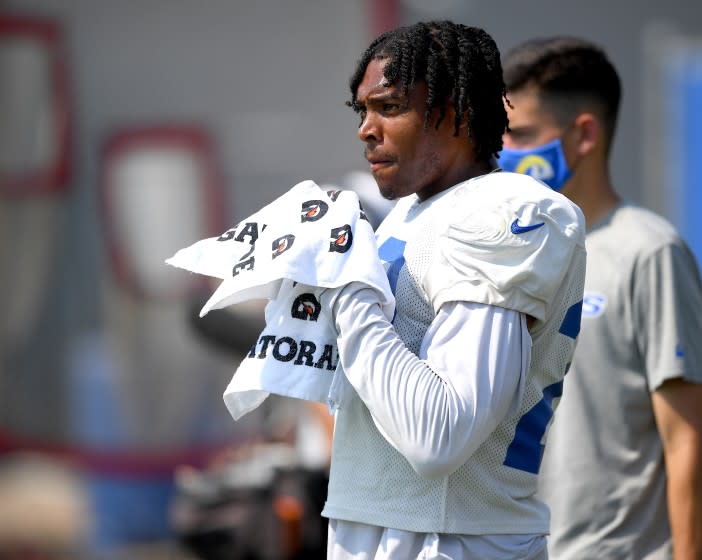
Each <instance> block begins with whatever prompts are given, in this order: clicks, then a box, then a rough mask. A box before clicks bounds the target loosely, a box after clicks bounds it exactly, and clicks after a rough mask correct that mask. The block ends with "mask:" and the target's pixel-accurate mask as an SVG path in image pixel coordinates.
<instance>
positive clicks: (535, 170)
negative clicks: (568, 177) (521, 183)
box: [515, 155, 554, 182]
mask: <svg viewBox="0 0 702 560" xmlns="http://www.w3.org/2000/svg"><path fill="white" fill-rule="evenodd" d="M515 171H516V172H517V173H523V174H524V175H531V176H532V177H533V178H534V179H538V180H539V181H544V182H546V181H548V180H549V179H551V178H553V176H554V173H553V167H552V166H551V164H550V163H549V162H548V161H547V160H546V159H544V158H542V157H541V156H537V155H529V156H525V157H524V158H523V159H522V160H521V161H520V162H519V163H518V164H517V167H516V169H515Z"/></svg>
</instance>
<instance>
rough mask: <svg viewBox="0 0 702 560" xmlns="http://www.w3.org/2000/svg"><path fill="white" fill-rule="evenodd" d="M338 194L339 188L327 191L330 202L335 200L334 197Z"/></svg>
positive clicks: (339, 192)
mask: <svg viewBox="0 0 702 560" xmlns="http://www.w3.org/2000/svg"><path fill="white" fill-rule="evenodd" d="M340 194H341V190H340V189H335V190H331V191H327V196H328V197H329V198H330V199H331V201H332V202H336V199H337V198H339V195H340Z"/></svg>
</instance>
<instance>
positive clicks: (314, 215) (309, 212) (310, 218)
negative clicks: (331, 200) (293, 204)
mask: <svg viewBox="0 0 702 560" xmlns="http://www.w3.org/2000/svg"><path fill="white" fill-rule="evenodd" d="M328 210H329V205H328V204H327V203H326V202H324V201H323V200H308V201H307V202H303V203H302V210H301V212H300V218H301V222H303V223H304V222H316V221H317V220H321V219H322V218H323V217H324V215H325V214H326V213H327V211H328Z"/></svg>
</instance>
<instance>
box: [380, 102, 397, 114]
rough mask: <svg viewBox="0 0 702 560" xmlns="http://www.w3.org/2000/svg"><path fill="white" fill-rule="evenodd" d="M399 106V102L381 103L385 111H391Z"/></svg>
mask: <svg viewBox="0 0 702 560" xmlns="http://www.w3.org/2000/svg"><path fill="white" fill-rule="evenodd" d="M399 108H400V104H399V103H383V111H385V112H386V113H392V112H393V111H397V110H398V109H399Z"/></svg>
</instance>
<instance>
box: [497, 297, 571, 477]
mask: <svg viewBox="0 0 702 560" xmlns="http://www.w3.org/2000/svg"><path fill="white" fill-rule="evenodd" d="M582 308H583V302H582V301H580V302H578V303H576V304H575V305H573V306H571V307H570V308H569V309H568V311H567V312H566V314H565V317H564V319H563V323H562V324H561V328H560V329H558V332H559V333H561V334H563V335H565V336H567V337H568V338H572V339H573V340H575V339H576V338H577V336H578V333H580V318H581V317H582ZM569 366H570V364H568V366H567V367H566V371H565V373H568V367H569ZM562 394H563V381H562V380H561V381H558V382H557V383H553V384H552V385H549V386H548V387H546V388H544V393H543V397H542V399H541V400H540V401H539V402H537V403H536V404H535V405H534V406H533V407H531V408H530V409H529V410H528V411H527V412H526V413H525V414H524V416H522V417H521V418H520V419H519V422H518V423H517V427H516V428H515V430H514V439H513V440H512V442H511V443H510V444H509V447H508V448H507V455H506V456H505V461H504V464H505V465H507V466H508V467H513V468H515V469H519V470H521V471H526V472H529V473H532V474H538V473H539V467H540V466H541V458H542V457H543V454H544V445H543V444H542V443H541V442H542V440H543V438H544V434H545V433H546V428H547V427H548V423H549V422H550V421H551V417H552V416H553V399H557V398H560V396H561V395H562Z"/></svg>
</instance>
